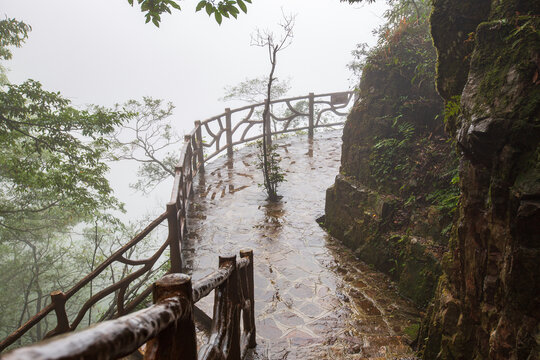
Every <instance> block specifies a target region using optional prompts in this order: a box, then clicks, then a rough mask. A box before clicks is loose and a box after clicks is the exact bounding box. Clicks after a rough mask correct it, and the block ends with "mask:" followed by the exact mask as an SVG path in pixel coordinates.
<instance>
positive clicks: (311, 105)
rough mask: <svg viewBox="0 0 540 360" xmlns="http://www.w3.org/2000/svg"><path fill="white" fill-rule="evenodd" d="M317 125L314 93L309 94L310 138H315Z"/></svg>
mask: <svg viewBox="0 0 540 360" xmlns="http://www.w3.org/2000/svg"><path fill="white" fill-rule="evenodd" d="M314 124H315V96H314V94H313V93H309V125H308V127H309V128H308V137H309V138H310V139H312V138H313V128H314V126H315V125H314Z"/></svg>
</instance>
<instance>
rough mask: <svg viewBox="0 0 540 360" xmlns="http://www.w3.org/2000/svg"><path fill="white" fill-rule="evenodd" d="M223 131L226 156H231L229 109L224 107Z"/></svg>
mask: <svg viewBox="0 0 540 360" xmlns="http://www.w3.org/2000/svg"><path fill="white" fill-rule="evenodd" d="M225 132H226V136H227V156H229V157H231V156H233V146H232V125H231V109H229V108H226V109H225Z"/></svg>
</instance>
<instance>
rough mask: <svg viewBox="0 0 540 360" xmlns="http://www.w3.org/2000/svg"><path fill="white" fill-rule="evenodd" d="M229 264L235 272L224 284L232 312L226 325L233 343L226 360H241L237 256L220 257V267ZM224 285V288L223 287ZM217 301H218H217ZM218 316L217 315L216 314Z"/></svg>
mask: <svg viewBox="0 0 540 360" xmlns="http://www.w3.org/2000/svg"><path fill="white" fill-rule="evenodd" d="M228 263H232V266H233V271H232V273H231V275H230V276H229V278H228V279H227V281H226V282H225V283H224V284H223V285H224V286H226V290H225V293H226V296H227V301H229V302H230V305H231V310H232V312H231V313H230V318H229V319H226V320H225V322H226V324H229V326H230V329H231V332H232V333H231V340H230V341H231V343H230V347H229V353H228V354H227V359H226V360H240V358H241V350H240V306H241V305H240V296H239V292H240V287H239V286H238V285H239V284H238V269H237V268H236V255H233V256H228V257H222V256H220V257H219V266H220V267H222V266H225V265H227V264H228ZM223 285H222V286H223ZM216 301H217V299H216ZM214 316H216V314H214Z"/></svg>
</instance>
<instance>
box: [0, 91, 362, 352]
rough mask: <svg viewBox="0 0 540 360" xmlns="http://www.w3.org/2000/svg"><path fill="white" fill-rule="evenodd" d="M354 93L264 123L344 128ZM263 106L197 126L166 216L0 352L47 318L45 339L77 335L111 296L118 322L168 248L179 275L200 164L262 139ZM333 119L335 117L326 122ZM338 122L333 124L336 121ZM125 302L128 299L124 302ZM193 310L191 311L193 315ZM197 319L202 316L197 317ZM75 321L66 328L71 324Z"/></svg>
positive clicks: (302, 103) (298, 101) (294, 106)
mask: <svg viewBox="0 0 540 360" xmlns="http://www.w3.org/2000/svg"><path fill="white" fill-rule="evenodd" d="M352 99H353V92H352V91H349V92H340V93H328V94H321V95H314V94H313V93H310V94H309V95H307V96H301V97H294V98H288V99H280V100H274V101H271V102H270V110H271V111H270V120H271V121H270V122H268V123H267V126H268V128H269V130H271V131H270V132H269V133H270V134H271V135H278V134H285V133H288V132H298V131H306V132H307V134H308V136H309V137H310V138H311V137H312V136H313V133H314V130H315V129H317V128H323V127H330V126H339V125H342V124H343V119H342V117H343V116H345V115H346V114H347V111H346V109H347V108H348V107H350V105H351V103H352ZM263 107H264V103H260V104H254V105H248V106H245V107H242V108H238V109H232V110H231V109H225V112H224V113H223V114H220V115H217V116H214V117H211V118H209V119H207V120H204V121H202V122H201V121H196V122H195V128H194V129H193V130H192V131H191V133H190V134H188V135H186V136H185V141H184V144H183V147H182V151H181V154H180V160H179V162H178V165H177V166H176V168H175V178H174V184H173V190H172V194H171V200H170V202H169V203H168V204H167V210H166V212H164V213H163V214H161V215H160V216H159V217H157V218H156V219H155V220H154V221H152V222H151V223H150V224H149V225H148V226H147V227H146V228H145V229H144V230H143V231H141V232H140V233H139V234H137V235H136V236H135V237H134V238H133V239H132V240H131V241H130V242H128V243H127V244H125V245H124V246H123V247H121V248H120V249H118V250H117V251H116V252H115V253H114V254H113V255H111V256H110V257H109V258H107V259H106V260H105V261H104V262H103V263H101V264H100V265H98V266H97V267H96V268H95V270H94V271H92V272H91V273H89V274H88V275H86V276H85V277H84V278H83V279H82V280H80V281H79V282H78V283H77V284H75V285H74V286H73V287H72V288H71V289H69V290H67V291H66V292H62V291H54V292H52V293H51V303H50V304H49V305H48V306H46V307H44V308H43V309H42V310H41V311H40V312H39V313H37V314H36V315H34V316H33V317H32V318H30V319H29V320H28V321H27V322H26V323H25V324H23V325H22V326H21V327H20V328H18V329H17V330H15V331H14V332H13V333H11V334H10V335H9V336H8V337H6V338H5V339H4V340H2V342H0V351H3V350H4V349H5V348H6V347H8V346H10V345H11V344H13V343H15V342H16V341H18V340H19V339H21V337H22V336H23V335H24V334H25V333H27V332H28V331H29V330H30V329H32V328H33V327H34V326H35V325H36V324H38V323H39V322H40V321H42V320H43V319H44V318H45V317H46V316H47V315H49V314H50V313H53V312H54V314H55V315H56V327H55V328H54V329H53V330H51V331H49V332H48V333H47V334H46V336H45V338H49V337H52V336H55V335H59V334H63V333H66V332H69V331H73V330H75V329H76V328H77V327H78V326H79V325H80V323H81V322H82V320H83V319H84V318H85V316H87V314H88V311H89V310H90V309H91V308H92V307H93V306H95V305H96V304H97V303H98V302H99V301H101V300H103V299H105V298H106V297H107V296H110V295H113V296H114V302H113V305H112V307H111V309H110V311H107V312H106V318H116V317H120V316H122V315H125V314H127V313H130V312H132V311H133V310H134V309H136V308H137V306H139V305H141V304H142V303H143V302H144V301H145V299H147V298H148V296H149V295H150V293H151V292H152V287H151V286H148V285H147V284H148V282H149V280H150V278H149V277H150V274H152V271H153V269H154V267H155V266H156V263H157V261H158V259H159V258H160V257H161V256H162V255H163V253H164V252H165V250H166V249H167V247H168V248H169V255H170V269H169V271H168V272H169V273H180V272H182V244H183V239H184V236H185V234H186V230H187V229H186V218H187V211H188V207H189V199H190V197H191V196H192V195H193V178H194V177H195V176H196V175H197V174H198V173H202V172H204V163H205V162H207V161H209V160H210V159H212V158H214V157H215V156H217V155H219V154H220V153H222V152H223V151H225V150H226V151H227V154H228V155H229V156H232V154H233V147H234V146H236V145H240V144H243V143H247V142H250V141H254V140H256V139H259V138H261V137H262V125H263V121H262V119H261V118H260V117H261V115H262V108H263ZM327 114H333V115H334V117H327V116H326V115H327ZM336 117H337V118H336ZM165 220H167V226H168V236H167V239H166V240H165V241H164V242H163V244H162V245H161V246H160V247H159V249H158V250H157V251H155V252H154V254H152V255H151V256H150V257H148V258H146V259H130V258H127V257H126V255H127V254H128V253H129V252H130V251H131V250H132V249H134V247H135V246H136V245H137V244H138V243H140V242H141V241H142V240H143V239H144V238H145V237H146V236H147V235H148V234H150V233H151V232H152V231H154V230H155V229H156V228H157V227H158V226H159V225H160V224H162V223H164V222H165ZM118 263H119V264H122V265H127V266H132V267H133V271H132V272H131V273H130V274H128V275H127V276H125V277H124V278H123V279H121V280H119V281H117V282H114V283H113V284H111V285H109V286H107V287H104V288H103V289H102V290H101V291H99V292H98V293H96V294H93V295H92V296H91V297H90V298H89V299H88V300H87V301H86V302H85V303H84V304H83V305H82V307H81V308H80V310H79V311H78V312H76V314H74V315H73V316H68V312H67V311H66V303H67V301H69V300H70V299H72V298H73V297H74V296H75V295H76V294H78V293H80V291H81V289H83V288H84V287H85V286H87V285H89V284H91V283H92V281H94V280H95V279H96V278H97V277H98V276H99V275H100V274H102V273H103V272H104V270H105V269H107V268H108V267H112V266H113V265H114V264H118ZM127 295H130V296H129V299H128V296H127ZM197 310H198V309H197V308H196V307H195V311H196V312H197ZM198 313H199V314H202V313H201V312H200V311H198ZM70 317H74V318H73V320H72V321H71V322H70V320H69V318H70Z"/></svg>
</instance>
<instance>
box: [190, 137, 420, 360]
mask: <svg viewBox="0 0 540 360" xmlns="http://www.w3.org/2000/svg"><path fill="white" fill-rule="evenodd" d="M277 143H278V144H279V152H280V154H281V156H282V163H281V164H282V167H283V168H284V170H285V171H286V179H287V181H286V182H285V183H283V184H281V187H280V188H278V193H279V194H280V195H282V196H283V198H282V200H281V201H280V202H279V203H268V202H267V201H266V200H265V197H266V196H265V193H264V191H263V189H262V188H261V187H259V186H258V184H259V183H262V175H261V173H260V170H258V169H257V168H256V165H255V161H256V155H255V153H256V147H255V146H247V147H245V148H243V149H241V150H239V151H237V152H235V155H234V159H233V160H232V161H228V160H227V158H226V157H222V158H219V159H217V160H216V161H214V162H212V163H211V164H208V165H207V166H206V173H205V174H204V176H202V177H200V178H197V179H195V182H196V183H198V186H196V193H195V196H194V200H193V202H192V207H191V209H190V214H189V218H188V228H189V234H188V240H187V243H186V244H185V247H184V255H185V259H184V261H185V262H186V266H187V267H188V269H190V271H191V272H192V274H193V280H195V281H196V280H198V279H200V278H202V277H204V276H206V275H208V274H209V273H211V272H213V271H215V270H216V269H217V266H218V264H217V262H218V254H222V255H227V254H237V253H238V251H239V250H240V249H243V248H251V249H253V251H254V256H255V260H254V264H255V306H256V308H255V311H256V327H257V348H256V349H255V351H254V352H253V354H251V355H250V357H251V358H252V359H414V356H413V352H412V350H411V349H410V347H409V346H408V345H407V344H408V342H409V341H410V339H408V338H407V335H405V333H406V332H408V331H406V330H408V329H411V328H412V327H414V324H415V323H417V321H418V316H419V314H418V311H417V310H416V309H415V308H414V307H413V306H412V305H411V304H410V303H408V302H407V301H405V300H404V299H402V298H400V297H399V296H398V295H397V294H396V291H395V287H394V286H393V285H392V283H391V282H390V281H389V280H388V279H387V278H386V277H385V276H384V275H383V274H380V273H378V272H376V271H374V270H372V269H371V268H370V267H369V266H367V265H366V264H364V263H362V262H360V261H358V260H356V259H355V257H354V256H353V254H352V253H351V252H350V251H349V250H348V249H347V248H345V247H344V246H343V245H341V244H340V243H339V242H337V241H336V240H335V239H333V238H332V237H331V236H329V235H328V234H327V233H326V232H325V231H324V230H323V229H321V228H320V227H319V226H318V224H317V223H316V221H315V219H316V218H317V217H318V216H320V215H321V214H322V213H323V212H324V197H325V190H326V189H327V188H328V187H329V186H330V185H331V184H332V183H333V181H334V177H335V175H336V174H337V173H338V171H339V162H340V150H341V131H330V132H324V133H319V134H316V135H315V140H314V141H313V142H312V143H311V144H310V143H308V140H307V138H306V137H305V136H291V137H289V138H285V139H281V140H279V141H278V142H277ZM201 302H202V303H199V305H200V307H201V308H202V309H203V310H204V311H205V312H207V313H208V314H209V315H210V316H211V315H212V302H213V296H212V295H210V296H208V297H207V298H205V299H203V300H202V301H201Z"/></svg>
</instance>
